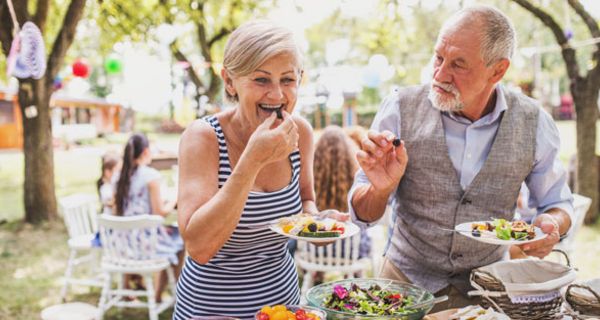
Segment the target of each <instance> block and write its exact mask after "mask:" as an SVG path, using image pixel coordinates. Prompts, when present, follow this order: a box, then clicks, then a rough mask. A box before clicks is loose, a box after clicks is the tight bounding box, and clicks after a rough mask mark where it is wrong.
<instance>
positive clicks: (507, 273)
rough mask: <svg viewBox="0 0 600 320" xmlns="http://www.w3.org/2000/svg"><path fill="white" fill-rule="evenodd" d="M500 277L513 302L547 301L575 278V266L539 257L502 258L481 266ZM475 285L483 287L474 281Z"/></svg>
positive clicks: (557, 294)
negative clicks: (506, 259) (505, 259)
mask: <svg viewBox="0 0 600 320" xmlns="http://www.w3.org/2000/svg"><path fill="white" fill-rule="evenodd" d="M478 270H482V271H486V272H488V273H490V274H491V275H493V276H494V277H495V278H496V279H498V280H499V281H500V282H501V283H502V284H503V285H504V287H505V288H506V294H507V295H508V296H509V297H510V298H511V301H512V302H513V303H529V302H545V301H549V300H551V299H554V298H556V297H557V296H559V295H560V292H559V290H560V288H562V287H564V286H566V285H568V284H570V283H571V282H573V281H575V277H576V273H575V270H574V269H573V268H571V267H568V266H565V265H562V264H560V263H556V262H551V261H545V260H540V259H537V258H529V259H519V260H509V261H499V262H496V263H493V264H490V265H487V266H483V267H480V268H478ZM471 284H473V286H474V287H475V288H478V289H479V288H480V287H479V286H478V285H477V284H475V283H474V282H473V281H471Z"/></svg>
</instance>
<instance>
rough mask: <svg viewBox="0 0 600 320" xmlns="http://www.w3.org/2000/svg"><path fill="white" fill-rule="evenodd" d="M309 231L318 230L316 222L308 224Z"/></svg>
mask: <svg viewBox="0 0 600 320" xmlns="http://www.w3.org/2000/svg"><path fill="white" fill-rule="evenodd" d="M308 231H310V232H317V224H316V223H314V222H313V223H311V224H309V225H308Z"/></svg>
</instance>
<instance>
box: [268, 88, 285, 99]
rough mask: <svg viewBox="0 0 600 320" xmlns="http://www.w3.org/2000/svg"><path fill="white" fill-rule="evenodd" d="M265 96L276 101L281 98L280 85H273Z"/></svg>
mask: <svg viewBox="0 0 600 320" xmlns="http://www.w3.org/2000/svg"><path fill="white" fill-rule="evenodd" d="M267 96H268V97H269V98H271V99H274V100H278V99H281V98H283V89H282V88H281V86H280V85H273V86H272V87H271V88H270V89H269V92H268V94H267Z"/></svg>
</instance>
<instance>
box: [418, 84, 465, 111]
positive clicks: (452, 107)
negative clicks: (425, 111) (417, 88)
mask: <svg viewBox="0 0 600 320" xmlns="http://www.w3.org/2000/svg"><path fill="white" fill-rule="evenodd" d="M434 85H435V86H438V87H441V88H443V89H444V90H446V91H448V92H450V93H451V94H452V95H453V97H452V98H448V97H447V96H445V95H443V94H441V93H438V92H437V91H436V90H435V89H434V88H433V87H434ZM427 98H429V101H431V104H433V106H434V107H435V108H436V109H438V110H440V111H450V112H456V111H460V110H462V109H463V108H464V107H465V104H464V103H463V102H462V101H461V100H460V92H458V90H457V89H456V87H455V86H454V85H451V84H445V83H441V82H437V81H435V80H433V81H432V82H431V88H430V90H429V94H428V95H427Z"/></svg>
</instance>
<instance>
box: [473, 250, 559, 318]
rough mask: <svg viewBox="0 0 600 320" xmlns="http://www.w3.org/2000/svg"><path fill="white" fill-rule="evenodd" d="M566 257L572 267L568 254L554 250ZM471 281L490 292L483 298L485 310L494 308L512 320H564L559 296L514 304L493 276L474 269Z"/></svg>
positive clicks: (500, 283)
mask: <svg viewBox="0 0 600 320" xmlns="http://www.w3.org/2000/svg"><path fill="white" fill-rule="evenodd" d="M553 251H556V252H558V253H561V254H563V255H564V256H565V260H566V264H567V266H568V267H571V262H570V260H569V257H568V256H567V254H566V253H565V252H563V251H560V250H553ZM471 281H473V282H475V283H476V284H477V285H479V286H480V287H482V288H483V290H485V291H488V292H489V294H488V295H484V296H483V297H482V303H481V304H482V306H483V307H485V308H489V307H492V308H494V310H496V311H498V312H502V313H504V314H506V315H507V316H509V317H510V318H511V319H523V320H525V319H527V320H546V319H548V320H550V319H562V317H563V315H562V313H561V305H562V303H563V298H562V296H561V295H557V296H556V298H552V299H551V300H549V301H546V302H529V303H518V304H517V303H513V302H512V301H511V299H510V297H509V296H508V295H507V294H506V288H505V287H504V285H502V282H500V280H498V279H497V278H496V277H494V276H493V275H492V274H490V273H488V272H486V271H483V270H479V269H474V270H473V271H472V272H471Z"/></svg>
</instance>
